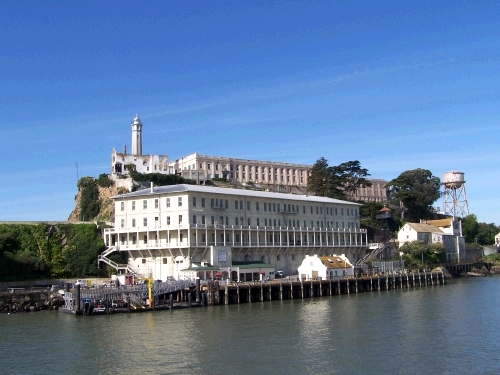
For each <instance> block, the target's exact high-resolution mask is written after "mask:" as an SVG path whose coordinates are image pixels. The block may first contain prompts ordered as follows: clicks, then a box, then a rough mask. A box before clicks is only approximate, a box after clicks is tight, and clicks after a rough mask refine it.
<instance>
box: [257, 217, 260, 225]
mask: <svg viewBox="0 0 500 375" xmlns="http://www.w3.org/2000/svg"><path fill="white" fill-rule="evenodd" d="M259 225H260V220H259V218H257V226H259Z"/></svg>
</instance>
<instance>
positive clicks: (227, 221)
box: [226, 216, 229, 225]
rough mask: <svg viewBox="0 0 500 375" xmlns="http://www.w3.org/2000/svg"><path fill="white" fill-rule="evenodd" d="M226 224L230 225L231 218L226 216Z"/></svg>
mask: <svg viewBox="0 0 500 375" xmlns="http://www.w3.org/2000/svg"><path fill="white" fill-rule="evenodd" d="M226 225H229V218H228V217H227V216H226Z"/></svg>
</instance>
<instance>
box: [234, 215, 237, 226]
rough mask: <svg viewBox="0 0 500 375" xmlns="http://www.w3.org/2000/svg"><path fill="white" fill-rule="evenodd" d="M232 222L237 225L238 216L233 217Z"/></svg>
mask: <svg viewBox="0 0 500 375" xmlns="http://www.w3.org/2000/svg"><path fill="white" fill-rule="evenodd" d="M234 224H235V225H238V217H235V218H234Z"/></svg>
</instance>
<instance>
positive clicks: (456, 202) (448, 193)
mask: <svg viewBox="0 0 500 375" xmlns="http://www.w3.org/2000/svg"><path fill="white" fill-rule="evenodd" d="M443 186H444V193H443V212H444V213H445V214H449V215H453V217H465V216H467V215H469V204H468V203H467V194H466V193H465V179H464V173H463V172H457V171H450V172H448V173H445V174H444V176H443Z"/></svg>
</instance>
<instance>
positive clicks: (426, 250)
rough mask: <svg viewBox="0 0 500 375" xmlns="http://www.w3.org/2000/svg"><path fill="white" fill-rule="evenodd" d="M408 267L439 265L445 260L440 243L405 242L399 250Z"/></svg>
mask: <svg viewBox="0 0 500 375" xmlns="http://www.w3.org/2000/svg"><path fill="white" fill-rule="evenodd" d="M399 251H402V252H403V253H404V254H405V255H404V258H405V262H407V264H408V265H409V266H419V267H420V266H422V265H425V264H439V263H443V262H444V261H445V259H446V254H445V253H444V246H443V244H442V243H433V244H425V243H423V242H422V241H413V242H406V243H405V244H404V245H403V246H401V247H400V248H399Z"/></svg>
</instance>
